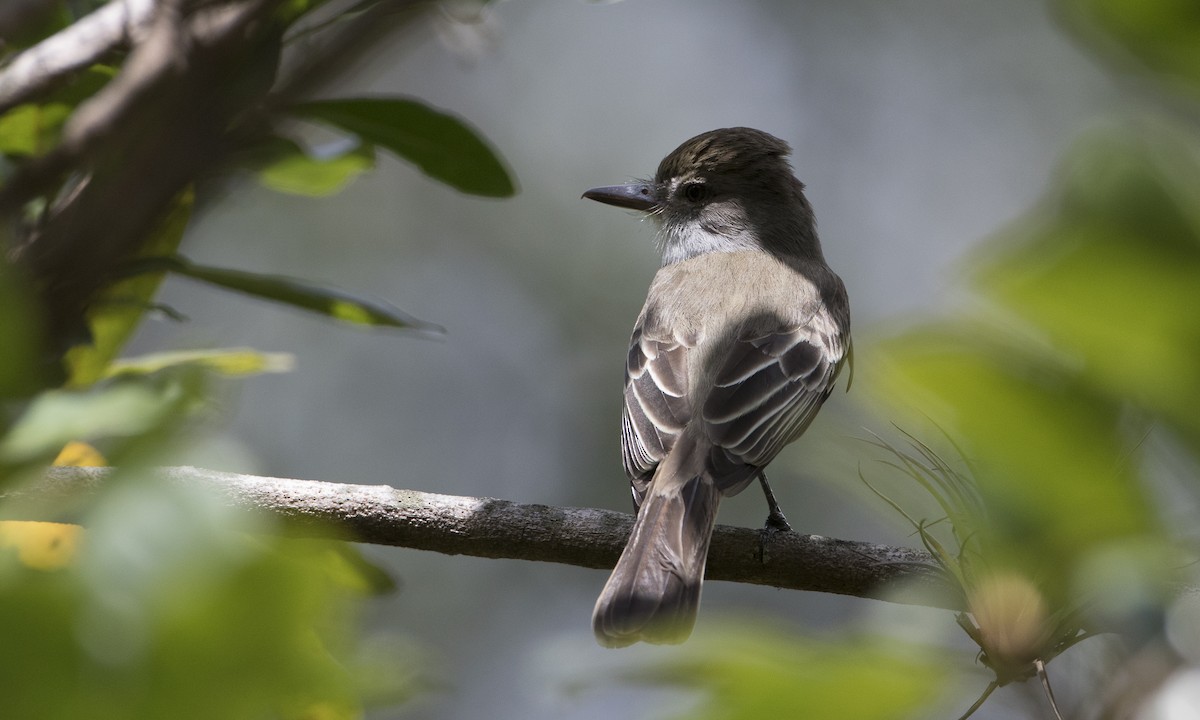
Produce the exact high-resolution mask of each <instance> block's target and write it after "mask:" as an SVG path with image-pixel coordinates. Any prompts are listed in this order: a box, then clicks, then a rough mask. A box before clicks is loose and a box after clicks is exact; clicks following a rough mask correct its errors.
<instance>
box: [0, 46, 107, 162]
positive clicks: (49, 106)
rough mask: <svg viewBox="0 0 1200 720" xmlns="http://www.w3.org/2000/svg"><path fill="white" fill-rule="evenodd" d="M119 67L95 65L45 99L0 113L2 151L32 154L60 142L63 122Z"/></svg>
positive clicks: (13, 153)
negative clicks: (38, 102)
mask: <svg viewBox="0 0 1200 720" xmlns="http://www.w3.org/2000/svg"><path fill="white" fill-rule="evenodd" d="M115 73H116V71H115V70H114V69H113V68H110V67H108V66H106V65H94V66H92V67H90V68H88V69H86V70H84V71H83V72H81V73H79V75H78V76H76V77H75V78H74V80H73V81H72V82H71V83H70V84H68V85H66V86H64V87H62V88H60V89H58V90H56V91H55V92H53V93H51V95H50V96H49V97H48V98H47V99H46V100H45V101H44V102H42V103H40V104H34V103H27V104H25V105H18V106H17V107H15V108H13V109H11V110H9V111H8V112H6V113H4V115H2V116H0V154H4V155H10V156H14V157H32V156H39V155H44V154H46V152H47V151H49V150H50V149H51V148H53V147H54V146H55V145H57V144H58V141H59V137H60V135H61V133H62V128H63V125H64V124H65V123H66V121H67V118H68V117H70V115H71V113H72V112H73V111H74V110H75V107H76V106H77V105H78V104H79V103H80V102H82V101H83V100H85V99H87V98H88V97H91V96H92V95H93V94H95V93H96V91H97V90H99V89H100V88H102V87H103V86H104V85H105V83H107V82H108V81H109V80H111V79H112V78H113V76H114V75H115Z"/></svg>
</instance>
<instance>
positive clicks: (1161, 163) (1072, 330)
mask: <svg viewBox="0 0 1200 720" xmlns="http://www.w3.org/2000/svg"><path fill="white" fill-rule="evenodd" d="M1197 157H1200V145H1198V144H1197V143H1196V142H1195V141H1194V140H1193V141H1190V142H1189V141H1185V140H1180V139H1178V138H1176V139H1168V137H1167V136H1166V135H1160V136H1159V137H1158V139H1157V140H1156V141H1155V142H1148V141H1142V140H1135V139H1133V138H1132V137H1130V136H1127V135H1118V134H1112V133H1106V134H1104V135H1099V136H1093V137H1090V138H1089V139H1088V140H1087V141H1086V142H1085V143H1083V144H1082V145H1081V146H1080V147H1079V148H1078V149H1077V150H1076V151H1075V152H1074V153H1073V154H1072V156H1071V158H1070V160H1069V161H1068V162H1067V163H1066V165H1065V171H1064V172H1062V173H1061V174H1060V177H1061V183H1060V189H1059V191H1058V192H1057V193H1056V194H1055V196H1054V197H1053V198H1052V199H1051V200H1050V201H1048V202H1046V203H1044V204H1043V207H1042V209H1041V210H1040V212H1037V213H1035V214H1034V215H1033V216H1032V217H1031V218H1029V219H1028V220H1026V221H1025V222H1024V223H1023V224H1022V225H1021V226H1020V227H1018V228H1016V229H1015V230H1013V231H1011V232H1010V233H1008V234H1007V235H1006V236H1005V237H1002V238H1000V239H999V240H998V241H997V247H996V249H995V252H994V253H993V257H992V258H991V259H990V260H989V261H988V262H987V264H986V265H985V266H984V267H983V268H982V269H981V271H980V272H979V273H978V278H979V282H980V285H981V286H982V288H983V289H984V291H985V292H987V293H988V294H989V295H990V296H991V297H992V298H993V299H995V300H996V301H997V302H999V303H1000V304H1002V305H1003V306H1004V307H1005V308H1006V309H1008V310H1011V311H1012V312H1014V313H1016V314H1017V315H1018V316H1019V317H1020V318H1021V319H1022V320H1024V321H1026V322H1028V323H1030V324H1031V325H1033V326H1035V327H1036V328H1037V331H1038V332H1039V333H1040V334H1041V335H1042V336H1044V337H1045V338H1047V339H1048V340H1049V341H1050V342H1051V343H1053V344H1054V345H1055V346H1056V347H1057V348H1059V349H1061V350H1063V351H1064V352H1066V353H1069V354H1070V355H1072V356H1074V357H1075V358H1077V359H1078V361H1079V362H1078V368H1079V370H1078V371H1079V372H1080V374H1081V375H1082V376H1083V377H1085V378H1086V379H1087V380H1088V381H1089V382H1091V383H1093V384H1094V385H1095V386H1096V387H1097V388H1098V389H1099V390H1100V391H1102V392H1105V393H1107V394H1109V395H1110V396H1111V397H1112V398H1114V399H1115V400H1117V401H1120V402H1129V403H1132V404H1134V405H1135V406H1138V407H1140V408H1142V409H1144V410H1147V411H1149V412H1151V413H1152V414H1154V415H1156V416H1158V417H1162V418H1163V419H1165V420H1166V421H1167V422H1169V423H1170V424H1171V425H1173V426H1174V427H1175V428H1176V429H1177V430H1179V431H1180V432H1182V433H1183V434H1184V436H1185V437H1187V438H1189V439H1190V440H1191V442H1192V445H1193V447H1194V448H1195V449H1197V450H1200V412H1198V411H1197V408H1200V362H1197V353H1198V352H1200V312H1193V311H1192V309H1193V308H1200V207H1198V206H1197V200H1196V198H1200V161H1197V159H1196V158H1197Z"/></svg>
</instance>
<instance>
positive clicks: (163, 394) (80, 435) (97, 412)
mask: <svg viewBox="0 0 1200 720" xmlns="http://www.w3.org/2000/svg"><path fill="white" fill-rule="evenodd" d="M194 400H195V391H194V389H191V388H189V387H188V385H187V383H185V382H184V381H183V379H182V378H180V377H172V378H156V379H155V380H154V381H153V382H151V381H148V380H141V379H139V380H133V379H129V380H122V381H118V382H113V383H111V384H108V385H105V386H103V387H98V388H95V389H93V390H90V391H77V390H51V391H48V392H44V393H42V394H41V395H38V396H37V397H36V398H35V399H34V400H33V402H31V403H30V404H29V406H28V408H26V410H25V412H24V413H23V414H22V415H21V416H20V417H19V418H18V419H17V421H16V423H15V424H14V425H13V426H12V428H11V430H10V431H9V432H8V434H7V435H6V436H4V437H3V438H0V463H22V462H30V461H36V460H37V459H38V458H51V457H54V455H55V453H57V452H58V450H59V448H61V447H62V446H63V445H65V444H66V443H68V442H70V441H72V440H84V441H91V440H94V439H99V438H129V437H135V436H139V435H142V434H145V433H148V432H150V431H152V430H154V429H156V428H159V427H161V426H162V425H163V424H164V423H165V422H166V421H167V420H168V419H169V418H171V417H173V416H175V415H177V414H178V413H179V412H180V411H181V410H182V409H183V408H185V407H186V406H187V405H188V404H190V403H192V402H193V401H194Z"/></svg>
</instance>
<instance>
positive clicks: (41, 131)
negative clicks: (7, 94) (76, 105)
mask: <svg viewBox="0 0 1200 720" xmlns="http://www.w3.org/2000/svg"><path fill="white" fill-rule="evenodd" d="M70 114H71V106H70V105H66V104H64V103H56V102H52V103H46V104H44V105H35V104H26V105H18V106H17V107H15V108H13V109H12V110H9V111H8V112H7V113H5V114H4V115H3V117H0V153H3V154H5V155H13V156H18V157H30V156H37V155H44V154H45V153H46V152H47V151H48V150H49V149H50V148H52V147H54V146H55V145H56V144H57V143H58V135H59V132H60V131H61V130H62V126H63V123H65V122H66V121H67V117H69V116H70Z"/></svg>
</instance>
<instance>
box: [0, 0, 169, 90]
mask: <svg viewBox="0 0 1200 720" xmlns="http://www.w3.org/2000/svg"><path fill="white" fill-rule="evenodd" d="M154 6H155V0H114V1H113V2H110V3H109V4H107V5H105V6H104V7H102V8H100V9H99V10H97V11H95V12H94V13H92V14H90V15H88V16H87V17H84V18H81V19H80V20H79V21H78V22H76V23H74V24H73V25H71V26H70V27H68V28H66V29H64V30H62V31H61V32H59V33H56V34H55V35H52V36H50V37H48V38H46V39H45V40H43V41H42V42H40V43H38V44H37V45H34V46H33V47H31V48H29V49H28V50H26V51H24V52H22V53H21V54H20V55H18V56H17V57H15V58H14V59H13V61H12V62H11V63H9V65H8V67H6V68H4V69H3V70H0V113H4V112H7V111H8V110H9V109H11V108H13V107H16V106H17V105H20V104H21V103H23V102H28V101H30V100H32V99H34V98H36V97H38V96H39V95H41V94H42V93H44V92H46V91H47V90H49V89H50V88H51V87H53V86H54V84H55V83H56V82H58V80H59V79H61V78H62V77H63V76H65V75H67V74H69V73H72V72H75V71H76V70H81V69H83V68H86V67H87V66H88V65H91V64H92V63H94V62H96V61H97V60H99V59H100V58H102V57H104V55H105V54H106V53H108V52H109V51H111V50H112V49H114V48H116V47H117V46H119V45H121V44H123V43H125V42H128V41H129V40H130V39H131V37H132V36H134V35H135V34H136V33H137V32H138V31H139V30H140V29H141V28H142V27H144V26H145V25H146V24H147V23H148V22H149V21H150V18H151V16H152V15H153V14H154Z"/></svg>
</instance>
